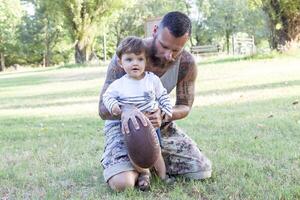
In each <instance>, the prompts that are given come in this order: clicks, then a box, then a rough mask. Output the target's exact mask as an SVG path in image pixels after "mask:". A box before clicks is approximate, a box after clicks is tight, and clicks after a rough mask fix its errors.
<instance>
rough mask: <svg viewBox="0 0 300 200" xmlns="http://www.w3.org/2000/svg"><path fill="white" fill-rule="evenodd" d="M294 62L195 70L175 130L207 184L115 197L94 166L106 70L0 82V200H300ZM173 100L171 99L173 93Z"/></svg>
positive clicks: (14, 75) (56, 71) (38, 73)
mask: <svg viewBox="0 0 300 200" xmlns="http://www.w3.org/2000/svg"><path fill="white" fill-rule="evenodd" d="M299 66H300V58H299V57H296V56H295V57H291V56H287V57H284V56H279V57H274V58H268V59H245V60H230V61H226V62H210V63H205V64H201V63H200V64H199V70H198V74H199V76H198V79H197V83H196V85H197V87H196V99H195V103H194V108H193V110H192V112H191V114H190V115H189V117H188V118H186V119H184V120H180V121H178V125H179V126H180V127H182V128H183V129H184V130H186V132H187V133H188V134H189V135H190V136H191V137H192V138H193V139H194V140H195V141H196V142H197V144H198V145H199V147H200V149H202V150H203V151H204V152H205V154H206V155H207V156H208V157H209V158H210V159H211V160H212V162H213V170H214V171H213V176H212V178H210V179H207V180H204V181H187V180H184V179H182V178H178V180H177V183H176V184H175V185H172V186H168V185H165V184H163V183H162V182H161V181H159V180H158V179H157V178H154V180H153V181H152V190H151V192H140V191H137V190H128V191H125V192H124V193H115V192H112V191H111V190H110V189H109V188H108V187H107V185H106V183H104V181H103V177H102V167H101V165H100V159H101V154H102V151H103V143H104V137H103V132H102V128H103V121H101V120H100V118H99V117H98V114H97V105H98V94H99V91H100V88H101V86H102V84H103V81H104V78H105V68H104V67H94V66H93V67H84V68H83V67H79V68H78V67H73V66H72V67H52V68H47V69H33V70H27V71H21V72H6V73H2V74H0V86H1V87H0V102H1V104H0V155H1V156H0V197H1V199H149V198H150V199H299V198H300V185H299V182H300V149H299V143H300V112H299V111H300V102H299V101H300V68H299ZM172 96H174V94H172Z"/></svg>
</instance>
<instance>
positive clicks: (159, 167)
mask: <svg viewBox="0 0 300 200" xmlns="http://www.w3.org/2000/svg"><path fill="white" fill-rule="evenodd" d="M154 168H155V170H156V172H157V174H158V176H159V177H160V178H161V179H163V180H165V179H166V165H165V161H164V159H163V157H162V155H161V153H160V154H159V157H158V159H157V161H156V162H155V164H154Z"/></svg>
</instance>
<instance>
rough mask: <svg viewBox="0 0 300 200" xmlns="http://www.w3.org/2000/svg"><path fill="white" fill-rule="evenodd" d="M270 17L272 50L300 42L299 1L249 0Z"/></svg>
mask: <svg viewBox="0 0 300 200" xmlns="http://www.w3.org/2000/svg"><path fill="white" fill-rule="evenodd" d="M249 1H250V3H251V4H252V5H253V6H254V7H257V8H261V9H262V10H263V11H264V12H265V13H266V14H267V15H268V17H269V28H270V30H271V32H270V38H269V42H270V45H271V48H273V49H281V48H282V47H283V46H288V44H289V43H293V42H296V43H297V42H300V2H299V0H249Z"/></svg>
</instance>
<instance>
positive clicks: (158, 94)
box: [103, 72, 172, 116]
mask: <svg viewBox="0 0 300 200" xmlns="http://www.w3.org/2000/svg"><path fill="white" fill-rule="evenodd" d="M103 103H104V105H105V107H106V108H107V109H108V110H109V112H112V107H113V105H114V104H118V105H125V104H131V105H134V106H135V107H137V108H138V109H139V110H140V111H142V112H145V111H149V112H152V111H155V110H156V109H157V108H160V109H161V110H162V111H163V112H165V113H166V114H167V115H169V116H172V105H171V101H170V98H169V95H168V94H167V90H166V89H165V88H164V87H163V85H162V83H161V81H160V79H159V77H158V76H156V75H155V74H153V73H152V72H145V77H144V78H143V79H141V80H136V79H132V78H130V77H129V76H128V75H127V74H125V75H124V76H123V77H121V78H120V79H117V80H115V81H114V82H112V83H111V84H110V85H109V87H108V88H107V90H106V92H105V93H104V94H103Z"/></svg>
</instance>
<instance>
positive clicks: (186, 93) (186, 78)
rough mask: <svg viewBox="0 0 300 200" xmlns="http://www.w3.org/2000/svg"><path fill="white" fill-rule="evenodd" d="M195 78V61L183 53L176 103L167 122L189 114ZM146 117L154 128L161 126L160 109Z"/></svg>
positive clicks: (192, 100)
mask: <svg viewBox="0 0 300 200" xmlns="http://www.w3.org/2000/svg"><path fill="white" fill-rule="evenodd" d="M196 78H197V66H196V63H195V60H194V58H193V56H192V55H191V54H190V53H188V52H187V51H183V52H182V56H181V61H180V66H179V72H178V80H177V86H176V103H175V106H173V109H172V112H173V113H172V118H171V119H169V121H171V120H178V119H182V118H184V117H186V116H187V115H188V114H189V112H190V110H191V108H192V105H193V102H194V96H195V81H196ZM146 116H147V117H148V118H149V120H150V121H151V123H152V125H153V126H154V127H155V128H158V127H160V126H161V123H162V118H163V117H162V116H161V111H160V109H158V110H157V111H156V112H154V113H146ZM163 120H165V119H163Z"/></svg>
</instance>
